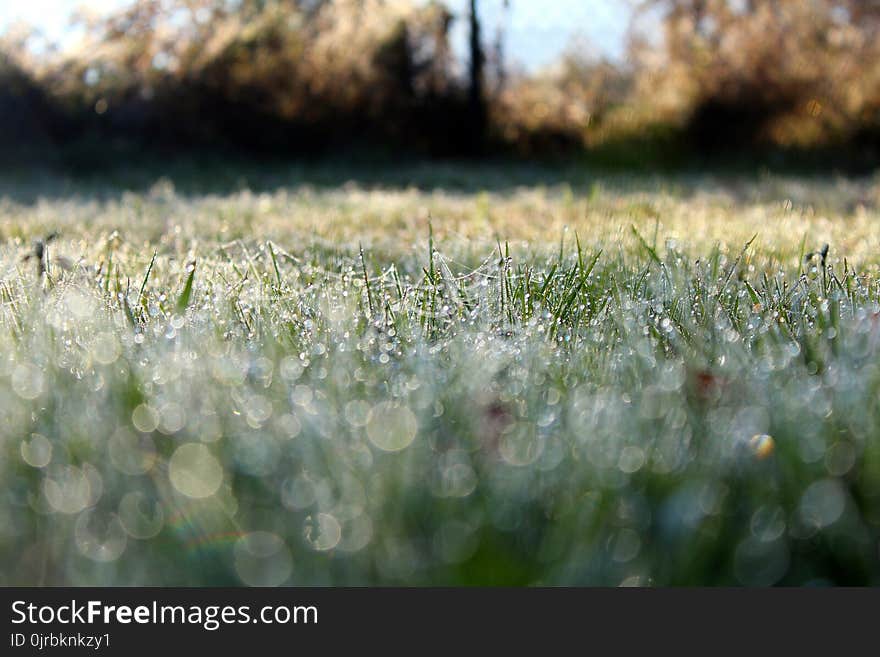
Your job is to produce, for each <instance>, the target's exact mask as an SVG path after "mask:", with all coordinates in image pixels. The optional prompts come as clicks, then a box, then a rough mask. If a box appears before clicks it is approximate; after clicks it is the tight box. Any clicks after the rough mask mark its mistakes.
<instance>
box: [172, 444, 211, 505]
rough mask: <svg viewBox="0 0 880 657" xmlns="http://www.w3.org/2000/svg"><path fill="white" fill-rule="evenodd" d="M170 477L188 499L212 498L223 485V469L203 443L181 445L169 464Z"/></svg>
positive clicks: (177, 488)
mask: <svg viewBox="0 0 880 657" xmlns="http://www.w3.org/2000/svg"><path fill="white" fill-rule="evenodd" d="M168 476H169V478H170V479H171V484H172V485H173V486H174V488H175V489H176V490H177V491H178V492H180V493H182V494H183V495H186V496H187V497H193V498H203V497H210V496H211V495H213V494H214V493H216V492H217V490H218V489H219V488H220V484H222V483H223V467H222V466H221V465H220V462H219V461H218V460H217V459H216V458H214V455H213V454H211V451H210V450H209V449H208V448H207V447H206V446H205V445H202V444H201V443H186V444H184V445H181V446H180V447H178V448H177V449H176V450H174V454H172V455H171V459H170V461H169V463H168Z"/></svg>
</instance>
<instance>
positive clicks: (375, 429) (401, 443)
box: [366, 402, 418, 452]
mask: <svg viewBox="0 0 880 657" xmlns="http://www.w3.org/2000/svg"><path fill="white" fill-rule="evenodd" d="M366 426H367V437H368V438H369V439H370V442H371V443H373V445H375V446H376V447H378V448H379V449H381V450H383V451H386V452H398V451H400V450H402V449H405V448H407V447H409V445H410V444H411V443H412V442H413V440H415V437H416V432H417V431H418V422H417V420H416V416H415V415H414V414H413V412H412V411H411V410H410V409H409V408H408V407H407V406H405V405H403V404H402V403H400V402H380V403H378V404H376V405H375V406H373V408H372V409H370V414H369V418H368V419H367V425H366Z"/></svg>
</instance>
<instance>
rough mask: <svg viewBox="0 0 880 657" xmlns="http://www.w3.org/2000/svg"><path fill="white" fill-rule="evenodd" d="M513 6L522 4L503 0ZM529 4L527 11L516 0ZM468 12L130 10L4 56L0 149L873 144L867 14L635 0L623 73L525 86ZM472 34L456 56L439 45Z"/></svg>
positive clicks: (259, 1)
mask: <svg viewBox="0 0 880 657" xmlns="http://www.w3.org/2000/svg"><path fill="white" fill-rule="evenodd" d="M512 1H513V2H516V1H517V0H512ZM519 1H526V0H519ZM479 5H480V3H479V1H478V0H469V2H468V3H467V8H466V11H465V12H464V13H465V15H464V16H454V15H453V14H452V13H451V12H450V10H449V8H448V7H447V6H446V5H445V4H444V3H442V2H439V1H432V2H415V1H413V0H139V1H137V2H132V3H131V4H129V5H128V6H127V7H125V8H123V9H121V10H118V11H116V12H114V13H112V14H110V15H101V16H89V15H85V14H81V15H79V16H78V17H77V22H78V25H79V26H80V27H81V28H82V29H83V30H84V35H85V36H84V40H83V42H82V45H81V46H80V47H79V48H77V49H75V50H64V51H53V50H51V49H48V50H47V49H44V50H43V51H42V52H40V53H39V54H35V52H34V49H33V48H31V47H29V43H30V40H31V39H32V38H33V35H31V34H28V33H27V32H21V31H18V32H14V31H10V32H7V33H6V34H5V35H4V36H3V38H2V41H0V122H2V125H3V126H4V130H3V133H2V134H3V137H2V140H3V142H2V143H0V148H2V149H3V151H4V152H5V153H7V154H9V153H22V152H26V151H31V152H37V153H40V152H44V151H46V150H48V149H51V148H52V147H54V146H59V145H60V146H66V147H70V146H71V145H73V146H76V145H80V146H83V147H86V148H94V147H96V146H97V147H99V148H100V147H103V146H106V145H107V144H112V143H129V144H140V145H143V144H149V145H150V146H151V147H155V146H159V147H162V146H164V147H166V148H174V149H184V148H198V147H203V146H217V145H225V146H233V147H238V148H241V149H244V150H246V151H251V152H269V153H280V154H303V153H321V152H334V151H338V150H339V149H348V148H351V147H352V146H353V145H354V146H368V147H371V148H387V149H389V150H404V151H409V152H416V153H423V154H433V155H458V154H488V153H514V152H515V153H522V154H528V155H545V154H553V153H560V152H564V153H570V152H574V151H578V150H583V149H586V150H588V151H594V152H600V151H602V150H603V149H606V150H607V149H609V148H614V146H615V144H622V145H624V146H625V148H628V149H630V150H631V151H633V152H634V153H636V154H638V155H639V156H647V155H646V154H647V153H648V152H649V151H648V150H646V149H645V148H644V146H645V144H648V143H650V142H651V141H652V140H654V139H656V138H657V135H662V136H663V140H664V141H663V142H662V143H663V145H664V148H671V149H676V150H677V151H683V152H693V153H698V154H705V153H710V154H715V153H722V154H723V153H727V152H730V151H735V150H756V149H761V148H765V147H770V148H778V149H792V150H804V149H807V150H809V149H826V148H840V149H849V148H857V149H860V151H863V152H869V153H870V154H871V155H872V156H873V154H874V152H875V150H876V149H878V146H880V66H878V64H877V62H878V61H880V60H878V54H880V52H878V49H880V40H878V38H877V36H878V28H880V0H643V1H641V2H637V3H636V5H637V6H636V10H635V12H634V16H633V23H632V26H631V29H630V37H629V44H628V57H627V59H626V61H625V62H610V61H607V60H602V59H596V58H592V57H590V56H588V55H586V54H584V53H583V52H579V51H577V50H574V49H572V50H570V51H568V52H566V53H565V54H564V56H563V57H561V59H560V61H559V62H558V63H557V65H555V66H554V67H552V68H550V69H547V70H544V71H542V72H540V73H537V74H531V75H525V74H523V73H517V72H516V71H513V70H510V68H509V66H508V65H507V62H505V61H504V60H503V48H502V44H503V42H502V40H501V38H499V39H498V40H497V43H496V44H495V47H494V48H489V47H487V44H486V34H485V30H484V29H483V25H482V20H481V15H480V12H479ZM455 20H460V21H465V22H466V24H467V31H468V34H469V39H468V57H467V61H466V62H464V64H465V66H464V67H462V66H460V64H461V63H460V62H456V61H455V58H454V57H453V54H452V51H451V47H450V29H451V26H452V24H453V21H455Z"/></svg>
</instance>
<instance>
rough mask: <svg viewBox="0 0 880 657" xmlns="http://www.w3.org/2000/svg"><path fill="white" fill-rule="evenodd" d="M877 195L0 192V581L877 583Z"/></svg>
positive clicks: (352, 177) (503, 169)
mask: <svg viewBox="0 0 880 657" xmlns="http://www.w3.org/2000/svg"><path fill="white" fill-rule="evenodd" d="M878 220H880V182H878V179H876V178H870V177H869V178H845V177H835V176H830V175H826V176H821V177H813V176H807V175H803V176H794V175H781V174H771V173H768V172H764V173H759V174H752V175H745V174H739V173H734V172H729V173H718V174H712V173H708V172H696V173H692V174H684V173H679V174H668V175H634V174H628V175H625V174H609V173H605V174H599V173H596V172H592V171H590V170H585V169H582V168H577V167H570V168H563V169H553V168H542V167H526V166H514V165H506V166H501V165H498V166H476V165H467V164H464V165H460V164H455V165H452V164H450V165H442V164H412V165H409V166H400V167H388V166H381V167H368V166H359V167H350V168H347V167H343V166H331V165H315V166H305V165H302V166H281V165H276V166H271V167H269V166H266V167H256V166H249V165H246V164H242V165H241V166H240V167H237V168H232V169H230V168H229V167H226V166H224V167H220V166H211V165H210V164H205V165H202V164H200V165H175V164H173V163H169V164H168V165H167V166H165V167H163V168H161V169H160V168H158V167H156V166H154V167H147V168H138V167H134V166H133V167H131V168H124V167H123V168H119V169H116V170H114V172H113V173H112V174H110V173H108V174H103V175H100V176H98V175H96V176H91V177H84V176H80V177H76V178H74V177H70V176H66V175H63V174H58V173H53V172H51V171H48V170H47V171H42V170H26V171H18V172H9V171H8V172H5V173H3V174H2V175H0V483H2V489H0V563H2V564H3V565H2V568H0V584H3V585H16V584H19V585H99V586H101V585H191V586H210V585H248V586H274V585H380V584H381V585H488V584H492V585H608V586H617V585H640V586H662V585H773V584H782V585H830V584H855V585H869V584H873V585H877V584H880V360H878V355H880V280H878V278H880V230H878V227H877V221H878Z"/></svg>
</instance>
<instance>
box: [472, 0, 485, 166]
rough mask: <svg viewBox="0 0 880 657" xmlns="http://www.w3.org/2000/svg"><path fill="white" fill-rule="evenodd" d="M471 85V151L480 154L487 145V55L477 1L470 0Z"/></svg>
mask: <svg viewBox="0 0 880 657" xmlns="http://www.w3.org/2000/svg"><path fill="white" fill-rule="evenodd" d="M468 22H469V25H470V69H469V72H470V84H469V87H468V114H469V116H468V124H469V125H468V133H469V135H468V137H469V141H470V144H469V146H470V149H471V150H472V151H473V152H475V153H479V152H480V151H482V150H483V148H484V147H485V145H486V132H487V124H488V112H487V110H486V93H485V67H486V55H485V53H484V52H483V42H482V38H481V35H480V17H479V15H478V13H477V0H470V12H469V15H468Z"/></svg>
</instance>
